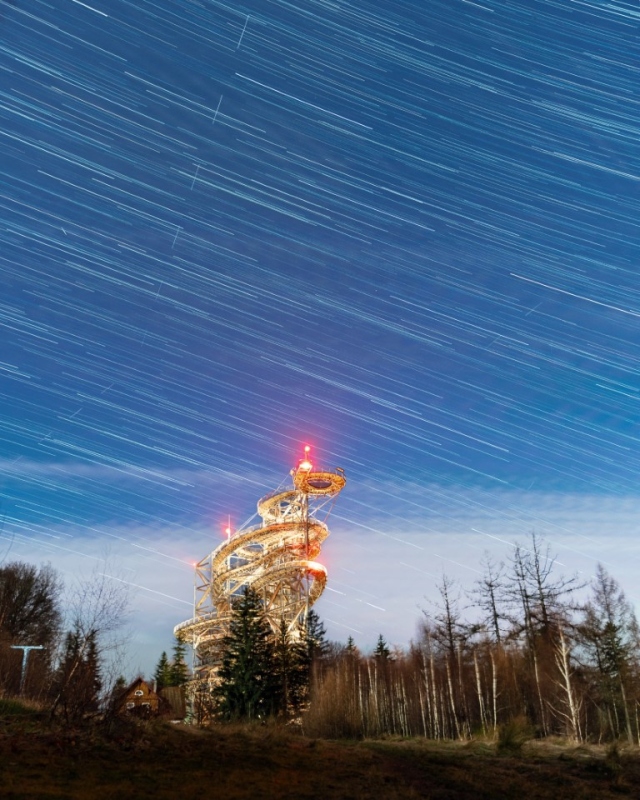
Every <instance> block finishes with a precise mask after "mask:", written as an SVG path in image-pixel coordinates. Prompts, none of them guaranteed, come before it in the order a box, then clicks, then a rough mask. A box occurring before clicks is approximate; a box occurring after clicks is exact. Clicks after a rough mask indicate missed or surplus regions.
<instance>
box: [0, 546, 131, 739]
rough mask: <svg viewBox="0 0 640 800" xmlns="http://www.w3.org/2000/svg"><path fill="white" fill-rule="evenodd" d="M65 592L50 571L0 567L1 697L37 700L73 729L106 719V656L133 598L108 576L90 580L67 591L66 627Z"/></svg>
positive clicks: (46, 568)
mask: <svg viewBox="0 0 640 800" xmlns="http://www.w3.org/2000/svg"><path fill="white" fill-rule="evenodd" d="M62 589H63V587H62V581H61V580H60V578H59V576H58V574H57V573H56V572H55V571H54V570H53V569H52V568H51V567H50V566H47V565H45V566H42V567H35V566H33V565H31V564H25V563H22V562H14V563H9V564H4V565H1V566H0V698H1V697H16V696H22V697H24V698H27V699H31V700H35V701H37V702H38V703H39V704H40V706H41V707H43V708H47V709H49V711H50V714H51V716H52V717H57V718H59V719H61V720H63V721H64V722H66V723H69V724H75V723H77V722H79V721H81V720H85V719H87V718H89V717H91V716H93V715H97V714H102V715H104V710H105V707H106V706H105V702H106V700H107V697H106V695H108V689H109V686H110V683H111V681H110V680H109V676H108V675H106V676H105V661H106V659H105V656H106V654H107V651H108V650H109V648H110V647H111V646H112V645H113V638H112V634H113V633H114V632H115V631H116V630H117V629H118V628H119V627H120V626H121V625H122V623H123V620H124V618H125V615H126V610H127V604H128V597H127V594H126V591H123V590H122V589H121V588H120V586H119V585H118V584H117V583H114V582H113V581H110V580H108V578H107V576H105V575H103V574H102V573H96V574H94V575H92V576H90V578H89V579H88V580H86V581H85V582H79V583H78V584H77V585H76V586H75V587H74V588H73V589H72V590H71V591H70V592H68V593H67V597H66V600H67V602H66V612H67V614H66V616H67V619H68V624H69V628H67V629H65V626H64V624H63V609H62V599H61V598H62ZM25 650H26V653H25Z"/></svg>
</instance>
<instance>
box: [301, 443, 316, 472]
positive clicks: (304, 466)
mask: <svg viewBox="0 0 640 800" xmlns="http://www.w3.org/2000/svg"><path fill="white" fill-rule="evenodd" d="M310 452H311V448H310V447H309V445H308V444H306V445H305V446H304V458H303V459H302V461H301V462H300V463H299V464H298V469H301V470H302V471H303V472H311V470H312V469H313V464H312V463H311V461H309V453H310Z"/></svg>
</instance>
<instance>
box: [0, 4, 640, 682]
mask: <svg viewBox="0 0 640 800" xmlns="http://www.w3.org/2000/svg"><path fill="white" fill-rule="evenodd" d="M639 16H640V15H639V13H638V10H637V5H636V3H635V2H633V3H632V2H611V3H595V2H593V3H590V2H577V1H575V0H558V1H557V2H551V0H515V1H514V0H508V1H507V0H481V1H480V2H477V3H476V2H458V1H457V0H429V2H428V3H427V2H419V0H394V2H393V3H389V2H383V1H382V0H369V2H364V0H354V1H353V2H349V1H348V0H344V1H343V0H335V1H332V2H328V1H327V2H322V1H320V0H293V1H292V2H285V1H284V0H249V1H248V2H245V1H243V2H240V3H238V4H234V5H230V4H226V3H219V2H212V1H211V0H171V2H169V0H164V2H157V3H154V2H147V1H146V0H131V2H125V0H88V2H86V3H85V2H80V0H68V1H67V2H65V3H55V4H51V3H45V2H41V0H11V1H10V2H9V0H5V1H4V2H0V176H1V177H0V276H1V279H2V280H1V283H0V287H1V288H0V325H1V334H0V437H1V450H0V471H1V477H2V483H1V486H2V514H3V518H4V527H3V529H2V533H1V534H0V535H1V537H2V538H1V539H0V559H2V558H4V559H5V560H8V561H10V560H13V559H25V560H30V561H34V562H36V563H40V562H42V561H50V562H51V563H52V564H53V565H54V566H55V567H56V568H57V569H59V570H60V571H61V572H62V574H63V576H64V578H65V580H66V582H67V584H68V585H69V586H71V585H72V584H73V582H74V580H76V579H77V577H78V576H81V575H83V574H84V573H85V571H86V572H87V574H88V573H89V572H90V571H91V570H92V569H95V568H97V569H98V570H101V569H102V571H106V573H107V574H109V575H114V577H115V576H117V577H119V580H121V581H126V582H128V583H130V584H133V585H134V586H135V587H136V589H135V591H136V594H135V597H134V605H135V614H134V617H133V621H132V629H133V631H134V635H133V638H132V640H131V643H130V654H129V659H130V665H131V669H137V668H138V667H140V668H142V669H145V670H147V671H148V670H149V669H151V667H152V665H153V663H154V662H155V661H156V660H157V658H158V655H159V652H160V651H161V650H162V649H168V648H169V647H170V646H171V640H172V633H171V631H172V629H173V626H174V625H175V624H176V623H177V622H180V621H181V620H183V619H186V618H188V617H189V616H190V613H191V603H192V587H193V573H192V566H191V564H192V563H193V562H194V561H196V560H198V559H200V558H201V557H203V556H204V555H205V554H206V553H207V552H208V551H209V550H211V549H212V548H213V547H215V546H216V545H217V544H218V543H219V542H220V541H221V539H222V536H223V529H224V527H225V526H226V524H227V515H231V520H232V524H233V525H234V527H238V526H239V525H241V524H242V523H243V522H245V521H246V520H247V519H248V518H249V517H251V515H252V514H253V513H254V511H255V503H256V501H257V499H258V498H259V497H260V496H261V495H262V494H265V493H266V492H267V491H269V490H271V489H273V488H275V487H276V486H277V485H278V484H280V483H281V481H282V480H283V479H284V478H285V477H286V475H287V473H288V471H289V469H290V468H291V467H292V466H293V465H294V463H295V462H296V461H297V459H298V458H299V456H300V453H301V448H302V445H303V444H305V443H307V442H308V443H310V444H311V445H312V446H313V448H314V454H315V456H316V459H317V460H319V461H320V462H321V463H322V464H324V465H326V466H329V467H332V466H340V467H343V468H344V469H345V471H346V475H347V479H348V483H347V487H346V489H345V490H344V492H343V493H342V495H341V496H340V498H339V499H338V501H337V503H336V506H335V509H334V512H333V514H332V517H331V520H330V522H331V530H332V535H331V537H330V539H329V540H328V541H327V543H326V545H325V547H324V550H323V554H322V556H321V557H320V559H319V560H320V561H322V562H323V563H325V564H326V566H327V567H328V570H329V583H328V589H327V591H326V592H325V594H324V596H323V598H322V599H321V600H320V601H319V603H318V606H317V610H318V612H319V613H320V615H321V617H323V618H324V619H325V621H326V625H327V628H328V631H329V634H330V636H331V637H332V638H334V639H338V640H341V641H344V640H345V639H346V637H347V636H348V635H349V634H352V635H353V636H354V639H355V640H356V643H357V644H359V645H361V646H362V647H363V648H365V649H366V648H367V647H370V646H372V645H373V644H374V642H375V639H376V638H377V635H378V633H380V632H382V633H383V634H384V635H385V636H386V638H387V639H388V640H389V641H391V642H392V643H397V644H399V645H406V644H407V643H408V641H409V639H410V638H411V637H412V636H413V635H414V632H415V626H416V622H417V620H418V618H419V616H420V608H421V607H425V606H426V605H427V602H428V601H427V598H434V596H435V590H434V586H435V584H436V582H437V581H438V580H439V578H440V577H441V576H442V573H443V570H444V571H445V572H446V573H447V574H449V575H450V576H452V577H454V578H455V579H456V580H458V581H459V582H460V585H461V587H464V588H471V587H472V584H473V581H474V580H475V579H477V578H478V577H479V573H478V569H479V562H480V560H481V558H482V554H483V552H484V551H489V552H490V553H491V555H492V556H493V557H494V558H496V559H508V557H509V554H510V552H511V544H510V543H511V542H514V541H521V542H523V541H525V539H526V537H527V535H528V534H529V533H530V532H531V531H536V532H537V533H538V534H539V535H540V536H541V537H542V538H543V540H544V542H545V543H547V542H548V543H549V545H550V546H551V547H552V550H553V552H554V553H557V554H558V560H559V562H560V567H558V569H561V570H562V571H563V572H565V573H572V572H574V571H578V572H579V573H580V574H581V575H582V576H583V577H584V578H587V579H588V578H589V577H590V576H591V575H592V574H593V571H594V568H595V565H596V563H597V562H598V561H602V562H603V563H604V564H605V566H606V567H607V568H608V569H609V570H610V571H611V573H612V574H613V575H614V576H615V577H617V578H618V579H619V580H620V582H621V583H622V585H623V587H624V588H625V589H626V591H627V594H628V595H629V597H630V598H631V599H632V600H633V601H634V602H636V604H637V605H638V606H640V590H638V589H637V573H638V567H640V541H639V540H638V537H637V527H638V516H639V513H640V490H639V488H638V481H639V479H640V447H639V444H640V442H639V438H640V437H639V429H638V425H639V422H640V408H639V401H640V374H639V364H640V361H639V350H638V343H639V342H640V335H639V333H638V331H639V323H640V274H639V267H638V263H639V255H640V245H639V238H638V210H639V209H638V205H639V203H638V197H639V194H638V181H639V180H640V144H639V142H640V130H639V123H638V119H639V111H640V105H639V103H640V95H639V94H638V88H637V87H638V85H639V83H640V74H639V72H640V70H639V66H638V64H639V62H638V60H637V32H638V21H639V20H638V18H639ZM107 556H108V557H109V566H108V567H105V566H101V565H103V563H104V562H103V559H104V558H105V557H107Z"/></svg>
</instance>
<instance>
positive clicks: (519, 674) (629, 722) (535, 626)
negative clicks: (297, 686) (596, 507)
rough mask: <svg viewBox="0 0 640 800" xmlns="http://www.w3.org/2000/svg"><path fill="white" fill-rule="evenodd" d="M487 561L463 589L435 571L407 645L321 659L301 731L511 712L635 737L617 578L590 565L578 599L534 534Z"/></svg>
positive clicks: (635, 657) (391, 726) (429, 727)
mask: <svg viewBox="0 0 640 800" xmlns="http://www.w3.org/2000/svg"><path fill="white" fill-rule="evenodd" d="M483 570H484V574H483V576H482V578H481V579H480V580H479V581H477V582H476V584H475V585H474V586H473V588H472V589H471V590H470V591H469V592H468V593H467V594H466V595H464V596H463V595H462V594H461V593H460V592H459V591H457V589H456V586H455V584H454V582H453V581H451V580H450V579H449V578H447V577H443V579H442V581H441V583H440V585H439V598H438V600H437V602H434V603H433V605H432V608H430V609H429V610H428V611H427V612H425V615H424V619H423V621H422V623H421V626H420V633H419V636H418V639H417V641H416V642H415V643H413V644H412V645H411V647H410V648H409V650H408V651H407V652H396V653H393V652H391V651H390V650H389V648H388V647H387V646H386V643H385V642H384V640H383V639H382V637H381V638H380V640H379V642H378V646H377V647H376V651H375V652H374V654H373V655H371V656H370V657H365V656H363V655H362V654H361V653H359V652H358V650H357V649H356V648H355V646H354V644H353V642H351V641H350V643H349V644H348V645H347V647H345V648H342V649H339V648H338V649H336V648H334V652H333V654H332V656H330V657H328V658H327V657H325V658H324V659H321V660H319V661H317V662H316V664H315V666H314V678H313V684H312V691H311V702H310V705H309V708H308V711H307V713H306V715H305V719H304V725H305V730H306V731H307V732H308V733H309V734H310V735H318V736H330V737H363V736H379V735H383V734H396V735H401V736H426V737H428V738H432V739H468V738H470V737H472V736H476V735H488V736H495V735H497V732H498V730H499V728H500V727H501V726H505V725H507V724H510V723H513V721H514V720H518V721H519V724H523V725H527V726H529V727H530V728H531V730H532V732H533V733H534V735H537V736H550V735H562V736H566V737H569V738H571V739H573V740H575V741H585V740H590V741H597V742H601V741H610V740H615V739H618V738H620V737H623V738H624V739H626V740H628V741H629V742H635V743H638V744H640V724H639V714H640V635H639V629H638V623H637V621H636V617H635V614H634V612H633V609H632V607H631V605H630V603H629V602H628V601H627V600H626V598H625V595H624V592H623V591H622V589H621V588H620V586H619V585H618V583H617V582H616V580H615V579H614V578H612V577H611V576H610V575H609V574H608V573H607V571H606V570H605V569H604V567H602V566H598V569H597V573H596V576H595V578H594V580H593V582H592V585H591V586H590V593H589V594H588V599H587V600H586V602H585V601H584V600H583V602H582V603H578V601H577V595H578V594H580V595H581V596H582V597H583V598H584V596H585V591H584V590H585V587H584V585H583V584H582V585H581V584H580V583H579V582H578V581H577V580H576V579H575V578H563V577H557V576H556V573H555V571H554V570H553V559H552V557H551V555H550V553H549V550H548V549H543V548H542V546H541V544H540V541H539V539H537V538H536V537H535V536H532V537H531V541H530V543H529V544H528V546H527V547H526V548H525V547H516V548H515V549H514V554H513V557H512V559H511V561H510V563H509V564H507V565H504V564H497V565H496V564H494V563H493V562H491V561H490V560H489V559H486V560H485V562H484V564H483ZM579 589H581V590H582V591H581V592H578V590H579Z"/></svg>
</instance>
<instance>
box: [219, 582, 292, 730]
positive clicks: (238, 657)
mask: <svg viewBox="0 0 640 800" xmlns="http://www.w3.org/2000/svg"><path fill="white" fill-rule="evenodd" d="M223 644H224V656H223V658H222V664H221V666H220V669H219V671H218V679H219V683H218V685H217V686H216V687H215V689H214V700H215V703H216V708H217V712H218V715H219V716H220V717H221V718H222V719H226V720H234V719H257V718H264V717H267V716H271V715H273V714H275V713H277V711H278V709H279V708H280V706H281V686H280V685H279V682H278V680H277V677H276V675H275V669H274V667H275V664H274V661H275V659H274V646H273V641H272V634H271V629H270V627H269V624H268V622H267V621H266V619H265V616H264V612H263V608H262V604H261V602H260V599H259V598H258V596H257V594H256V593H255V591H254V590H253V589H251V588H250V587H246V588H245V590H244V592H243V594H242V595H241V596H240V597H239V598H238V600H237V601H236V603H235V605H234V609H233V615H232V619H231V625H230V631H229V635H228V636H226V637H225V639H224V643H223Z"/></svg>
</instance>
